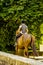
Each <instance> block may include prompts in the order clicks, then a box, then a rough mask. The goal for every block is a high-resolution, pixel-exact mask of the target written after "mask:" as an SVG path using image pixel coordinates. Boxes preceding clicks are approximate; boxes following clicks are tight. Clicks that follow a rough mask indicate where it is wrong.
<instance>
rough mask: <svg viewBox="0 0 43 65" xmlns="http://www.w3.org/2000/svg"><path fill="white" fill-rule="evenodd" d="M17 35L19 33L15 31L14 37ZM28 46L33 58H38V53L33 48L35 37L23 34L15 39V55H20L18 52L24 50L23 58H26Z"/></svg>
mask: <svg viewBox="0 0 43 65" xmlns="http://www.w3.org/2000/svg"><path fill="white" fill-rule="evenodd" d="M19 33H20V31H19V30H17V31H16V35H18V34H19ZM29 46H30V47H31V48H32V50H33V54H34V56H38V53H37V51H36V47H35V36H33V35H32V34H28V33H26V34H25V33H24V34H22V35H21V36H20V37H19V38H18V39H17V42H16V46H15V50H16V54H17V55H18V54H19V53H21V51H19V50H20V49H22V50H24V53H23V56H25V57H28V56H29V54H28V47H29ZM21 54H22V53H21ZM19 55H20V54H19Z"/></svg>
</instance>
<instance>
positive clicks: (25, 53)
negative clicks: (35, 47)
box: [24, 47, 28, 57]
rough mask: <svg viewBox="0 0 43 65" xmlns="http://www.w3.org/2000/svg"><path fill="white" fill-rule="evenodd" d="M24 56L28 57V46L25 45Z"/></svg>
mask: <svg viewBox="0 0 43 65" xmlns="http://www.w3.org/2000/svg"><path fill="white" fill-rule="evenodd" d="M24 56H25V57H28V48H27V47H25V49H24Z"/></svg>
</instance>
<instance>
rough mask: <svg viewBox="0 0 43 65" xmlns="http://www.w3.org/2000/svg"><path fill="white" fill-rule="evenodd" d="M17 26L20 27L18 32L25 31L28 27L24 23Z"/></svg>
mask: <svg viewBox="0 0 43 65" xmlns="http://www.w3.org/2000/svg"><path fill="white" fill-rule="evenodd" d="M19 28H20V33H27V29H28V27H27V26H26V25H25V24H21V25H20V26H19Z"/></svg>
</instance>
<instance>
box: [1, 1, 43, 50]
mask: <svg viewBox="0 0 43 65" xmlns="http://www.w3.org/2000/svg"><path fill="white" fill-rule="evenodd" d="M22 19H23V20H26V22H25V23H26V24H27V25H28V29H29V30H30V33H32V34H33V35H34V36H35V37H36V42H37V43H38V44H40V42H41V36H43V34H42V33H41V31H42V28H41V27H40V25H41V24H43V1H42V0H0V50H2V51H7V50H9V49H10V47H11V46H10V45H12V46H13V44H14V43H15V31H16V30H17V28H18V26H19V24H20V23H21V20H22ZM38 44H36V45H38ZM7 46H8V47H9V49H8V48H7ZM10 50H11V49H10Z"/></svg>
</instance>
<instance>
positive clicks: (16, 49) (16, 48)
mask: <svg viewBox="0 0 43 65" xmlns="http://www.w3.org/2000/svg"><path fill="white" fill-rule="evenodd" d="M15 51H16V55H17V54H18V46H17V45H16V46H15Z"/></svg>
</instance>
